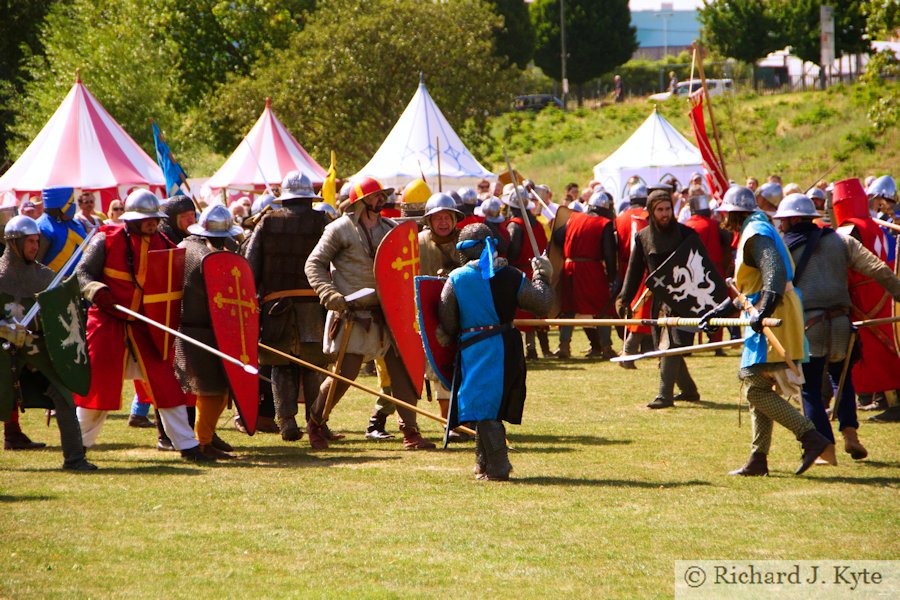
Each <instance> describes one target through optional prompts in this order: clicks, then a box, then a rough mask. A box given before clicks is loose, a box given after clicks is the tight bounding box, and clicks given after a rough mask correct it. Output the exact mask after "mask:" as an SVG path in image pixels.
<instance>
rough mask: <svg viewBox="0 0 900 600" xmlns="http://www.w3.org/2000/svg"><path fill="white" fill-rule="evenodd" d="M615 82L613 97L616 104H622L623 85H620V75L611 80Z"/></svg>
mask: <svg viewBox="0 0 900 600" xmlns="http://www.w3.org/2000/svg"><path fill="white" fill-rule="evenodd" d="M613 81H614V82H615V95H616V96H615V97H616V102H624V101H625V84H624V83H622V77H621V76H620V75H616V76H615V77H614V78H613Z"/></svg>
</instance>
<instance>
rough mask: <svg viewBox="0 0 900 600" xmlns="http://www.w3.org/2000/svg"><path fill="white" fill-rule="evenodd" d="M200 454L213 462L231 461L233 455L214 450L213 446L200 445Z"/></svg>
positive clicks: (217, 449)
mask: <svg viewBox="0 0 900 600" xmlns="http://www.w3.org/2000/svg"><path fill="white" fill-rule="evenodd" d="M200 452H201V454H203V455H204V456H207V457H209V458H211V459H213V460H231V459H233V458H234V455H232V454H228V453H227V452H225V451H224V450H220V449H219V448H216V446H215V444H200Z"/></svg>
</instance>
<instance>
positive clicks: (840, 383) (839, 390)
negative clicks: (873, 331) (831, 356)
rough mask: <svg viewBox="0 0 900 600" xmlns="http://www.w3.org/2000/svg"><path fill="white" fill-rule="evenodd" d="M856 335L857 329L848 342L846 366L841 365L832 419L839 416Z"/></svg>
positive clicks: (832, 408) (845, 358)
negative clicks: (839, 407)
mask: <svg viewBox="0 0 900 600" xmlns="http://www.w3.org/2000/svg"><path fill="white" fill-rule="evenodd" d="M856 335H857V334H856V331H853V332H852V333H850V343H849V344H847V356H845V357H844V366H842V367H841V379H840V380H839V381H838V387H837V393H836V394H835V395H834V406H832V407H831V420H832V421H834V420H835V419H836V418H837V414H838V406H840V405H841V394H843V393H844V384H845V383H846V382H847V371H848V370H849V369H850V356H851V355H852V354H853V345H854V344H855V343H856Z"/></svg>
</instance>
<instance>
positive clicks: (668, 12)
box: [654, 2, 675, 58]
mask: <svg viewBox="0 0 900 600" xmlns="http://www.w3.org/2000/svg"><path fill="white" fill-rule="evenodd" d="M674 15H675V13H674V12H672V3H671V2H663V3H661V4H660V7H659V12H658V13H656V15H654V16H655V17H656V18H658V19H662V22H663V55H662V57H660V58H664V57H666V56H668V55H669V19H671V18H672V17H673V16H674Z"/></svg>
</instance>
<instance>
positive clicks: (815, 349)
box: [775, 194, 900, 464]
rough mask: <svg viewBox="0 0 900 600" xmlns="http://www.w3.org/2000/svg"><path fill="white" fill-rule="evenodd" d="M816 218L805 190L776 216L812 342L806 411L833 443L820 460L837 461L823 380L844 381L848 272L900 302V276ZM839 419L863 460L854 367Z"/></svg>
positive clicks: (850, 447) (848, 447) (848, 443)
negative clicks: (858, 431)
mask: <svg viewBox="0 0 900 600" xmlns="http://www.w3.org/2000/svg"><path fill="white" fill-rule="evenodd" d="M817 218H818V212H817V211H816V208H815V205H814V204H813V202H812V200H811V199H810V198H809V197H807V196H804V195H802V194H792V195H790V196H788V197H786V198H785V199H784V200H783V201H782V202H781V205H780V206H779V207H778V212H777V213H776V214H775V220H776V222H777V223H778V224H779V227H780V229H781V231H782V234H783V237H784V242H785V244H786V245H787V247H788V249H789V250H790V252H791V254H792V256H793V258H794V264H795V266H796V269H795V274H794V279H793V283H794V285H795V286H797V288H798V289H799V290H800V293H801V296H802V297H803V318H804V320H805V323H806V325H805V330H806V338H807V340H808V343H809V362H806V363H803V377H804V383H803V394H802V398H803V408H804V411H803V412H804V414H806V416H808V417H809V418H810V419H811V420H812V421H813V423H815V425H816V430H817V431H818V432H819V433H821V434H822V435H824V436H825V437H826V438H828V440H829V441H830V442H831V445H829V446H828V448H827V449H826V450H825V452H824V453H823V455H822V458H823V459H824V460H825V461H826V462H828V463H829V464H836V463H837V458H836V456H835V448H834V434H833V432H832V430H831V423H830V421H829V419H828V415H827V414H826V412H825V404H824V402H823V401H822V381H823V379H824V378H825V377H826V374H830V375H831V378H832V380H833V382H834V383H838V382H839V381H840V380H841V372H842V371H843V366H844V360H845V358H846V353H847V348H848V342H849V338H850V327H851V326H850V306H851V301H850V284H849V280H848V273H849V272H850V271H853V272H854V273H859V274H861V275H864V276H866V277H868V278H869V279H871V280H872V281H874V282H876V283H877V284H878V285H879V286H881V287H882V288H884V289H885V290H887V292H888V293H889V294H891V296H893V297H894V298H895V301H897V300H900V279H897V278H896V277H895V276H894V274H893V272H892V271H891V269H890V267H888V266H887V264H885V262H884V261H882V260H880V259H879V258H878V257H877V256H875V255H874V254H872V253H871V252H869V251H868V250H866V248H865V246H863V245H862V244H861V243H859V241H857V240H856V239H855V238H853V237H852V236H849V235H846V234H845V233H843V232H841V231H837V232H835V230H833V229H829V228H820V227H818V226H817V225H816V223H815V220H816V219H817ZM851 360H852V359H851ZM837 417H838V421H839V430H840V432H841V435H842V436H843V438H844V450H845V451H846V452H847V453H849V454H850V455H851V456H852V457H853V459H855V460H860V459H863V458H865V457H866V456H867V454H868V452H867V451H866V449H865V447H864V446H863V445H862V444H861V443H860V441H859V436H858V434H857V430H858V428H859V421H858V420H857V417H856V393H855V391H854V386H853V373H852V370H851V371H848V372H847V374H846V376H845V380H844V387H843V388H842V389H841V398H840V401H839V402H838V403H837Z"/></svg>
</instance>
